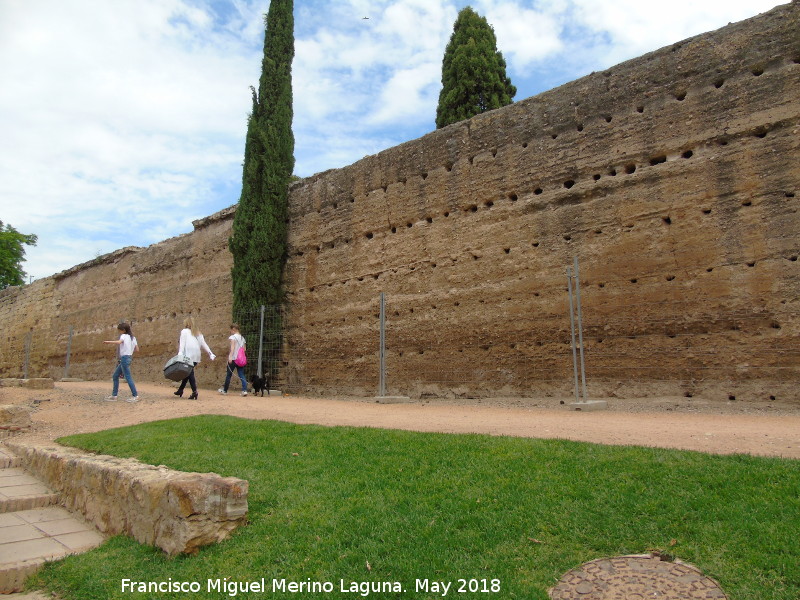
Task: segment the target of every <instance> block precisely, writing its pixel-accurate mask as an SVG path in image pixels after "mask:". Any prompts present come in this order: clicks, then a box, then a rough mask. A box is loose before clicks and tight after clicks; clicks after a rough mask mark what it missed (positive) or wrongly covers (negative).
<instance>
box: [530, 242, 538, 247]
mask: <svg viewBox="0 0 800 600" xmlns="http://www.w3.org/2000/svg"><path fill="white" fill-rule="evenodd" d="M531 246H533V247H534V248H538V247H539V242H531Z"/></svg>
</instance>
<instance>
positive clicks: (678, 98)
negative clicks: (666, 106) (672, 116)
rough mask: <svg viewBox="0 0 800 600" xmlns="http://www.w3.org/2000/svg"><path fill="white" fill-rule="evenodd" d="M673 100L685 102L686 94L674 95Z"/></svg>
mask: <svg viewBox="0 0 800 600" xmlns="http://www.w3.org/2000/svg"><path fill="white" fill-rule="evenodd" d="M675 100H677V101H678V102H683V101H684V100H686V92H678V93H677V94H675Z"/></svg>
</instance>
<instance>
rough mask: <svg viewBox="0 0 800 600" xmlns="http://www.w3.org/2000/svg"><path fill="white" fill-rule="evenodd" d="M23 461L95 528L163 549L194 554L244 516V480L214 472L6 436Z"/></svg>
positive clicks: (241, 521)
mask: <svg viewBox="0 0 800 600" xmlns="http://www.w3.org/2000/svg"><path fill="white" fill-rule="evenodd" d="M6 446H7V447H8V448H9V449H10V450H12V451H13V452H14V453H16V454H17V455H18V456H20V457H21V459H22V462H23V465H24V466H25V468H27V469H28V470H30V471H31V472H32V473H33V474H34V475H36V476H37V477H39V478H40V479H42V480H43V481H45V482H46V483H47V485H48V486H49V487H51V488H52V489H53V490H55V491H57V492H59V493H60V494H61V496H62V501H63V502H64V505H65V506H66V507H67V508H68V509H70V510H73V511H76V512H78V513H81V514H82V515H83V516H84V517H85V518H86V519H87V520H88V521H89V522H91V523H92V524H93V525H94V526H95V527H97V528H98V529H99V530H100V531H101V532H103V533H107V534H109V535H117V534H126V535H129V536H131V537H133V538H134V539H135V540H137V541H138V542H141V543H143V544H152V545H154V546H157V547H159V548H161V549H162V550H164V552H166V553H167V554H170V555H175V554H181V553H188V554H192V553H195V552H197V550H198V549H200V548H201V547H203V546H207V545H209V544H214V543H216V542H220V541H222V540H224V539H226V538H227V537H229V536H230V534H231V532H232V531H233V530H234V529H236V528H237V527H239V526H241V525H244V524H245V522H246V521H247V493H248V490H249V484H248V482H247V481H245V480H244V479H238V478H236V477H220V476H219V475H217V474H216V473H184V472H181V471H174V470H172V469H168V468H167V467H164V466H163V465H162V466H159V467H154V466H152V465H146V464H143V463H140V462H139V461H137V460H134V459H130V458H117V457H114V456H105V455H102V454H87V453H85V452H81V451H80V450H75V449H74V448H66V447H64V446H57V445H53V446H51V447H42V446H37V445H35V444H29V443H24V442H13V441H7V442H6Z"/></svg>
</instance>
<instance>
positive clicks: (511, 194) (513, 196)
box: [508, 192, 517, 202]
mask: <svg viewBox="0 0 800 600" xmlns="http://www.w3.org/2000/svg"><path fill="white" fill-rule="evenodd" d="M508 199H509V200H511V201H512V202H516V201H517V195H516V194H515V193H513V192H511V193H510V194H508Z"/></svg>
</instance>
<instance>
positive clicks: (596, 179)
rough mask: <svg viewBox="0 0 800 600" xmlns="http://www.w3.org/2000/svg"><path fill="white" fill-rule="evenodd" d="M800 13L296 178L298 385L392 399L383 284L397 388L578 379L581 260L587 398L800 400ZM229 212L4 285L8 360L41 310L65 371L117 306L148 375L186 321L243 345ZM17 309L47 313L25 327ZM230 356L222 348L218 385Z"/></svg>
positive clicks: (754, 23)
mask: <svg viewBox="0 0 800 600" xmlns="http://www.w3.org/2000/svg"><path fill="white" fill-rule="evenodd" d="M799 13H800V4H798V3H797V2H794V3H792V4H788V5H784V6H781V7H778V8H776V9H775V10H773V11H771V12H770V13H767V14H765V15H761V16H759V17H756V18H754V19H751V20H748V21H744V22H741V23H737V24H734V25H731V26H728V27H726V28H723V29H721V30H718V31H716V32H712V33H709V34H705V35H701V36H698V37H695V38H692V39H690V40H686V41H683V42H680V43H677V44H675V45H673V46H670V47H667V48H663V49H661V50H659V51H656V52H653V53H650V54H647V55H645V56H642V57H640V58H638V59H635V60H632V61H628V62H626V63H623V64H620V65H618V66H616V67H613V68H611V69H608V70H607V71H604V72H602V73H594V74H592V75H590V76H588V77H584V78H582V79H580V80H577V81H575V82H572V83H570V84H567V85H565V86H562V87H560V88H557V89H555V90H552V91H550V92H547V93H544V94H541V95H539V96H536V97H533V98H529V99H527V100H524V101H521V102H518V103H515V104H513V105H511V106H509V107H506V108H504V109H500V110H496V111H492V112H490V113H486V114H483V115H480V116H478V117H475V118H473V119H471V120H469V121H465V122H462V123H458V124H455V125H452V126H450V127H447V128H445V129H442V130H438V131H436V132H434V133H431V134H429V135H427V136H425V137H422V138H420V139H418V140H413V141H411V142H408V143H405V144H402V145H400V146H397V147H395V148H391V149H389V150H386V151H384V152H381V153H380V154H377V155H375V156H370V157H366V158H364V159H363V160H361V161H359V162H357V163H355V164H353V165H351V166H349V167H346V168H343V169H338V170H333V171H327V172H324V173H320V174H318V175H315V176H313V177H310V178H307V179H304V180H302V181H300V182H297V183H296V184H294V185H293V187H292V190H291V200H290V203H291V216H290V232H289V244H290V258H289V262H288V265H287V272H286V278H287V289H288V291H289V317H288V324H289V330H288V344H287V347H286V356H285V363H284V365H283V369H282V371H281V373H280V376H281V378H282V381H281V383H282V385H283V386H284V387H286V388H287V389H314V390H317V391H319V392H324V393H364V394H374V393H375V392H376V391H377V385H378V368H377V365H378V310H379V309H378V306H379V295H380V294H381V293H384V294H385V297H386V306H387V329H386V339H387V355H386V364H387V377H388V389H387V392H388V393H392V394H396V393H400V394H409V395H412V396H425V395H444V396H452V395H490V394H491V395H497V394H513V395H536V394H560V395H561V394H564V395H568V394H571V393H572V383H573V368H572V352H571V345H570V320H569V317H568V315H569V312H568V294H567V279H566V274H565V271H566V268H567V267H568V266H571V265H572V264H573V259H574V257H577V258H578V261H579V266H580V283H581V300H582V309H583V315H582V316H583V320H584V335H585V349H586V371H587V384H588V388H589V393H590V395H593V396H606V395H613V394H682V395H694V396H698V395H710V396H715V397H735V398H737V399H747V398H756V397H758V398H768V397H769V396H774V397H776V398H781V399H787V398H789V399H794V400H797V399H800V398H799V397H798V394H799V392H798V391H797V390H798V385H797V383H798V379H800V343H799V342H798V328H799V325H798V320H797V317H796V315H797V313H798V304H799V303H800V300H799V299H798V296H799V295H800V294H799V292H800V271H799V270H798V269H799V268H800V267H798V262H797V256H798V254H800V241H798V239H799V238H800V236H798V230H800V227H798V226H799V225H800V217H798V200H797V197H796V193H797V188H798V181H800V163H799V162H798V156H800V153H798V145H800V142H799V141H798V140H800V136H798V132H799V131H800V100H798V99H799V98H800V39H799V38H798V36H797V31H798V25H800V22H799V21H800V17H799V16H798V15H799ZM231 215H232V210H228V211H223V212H222V213H220V214H219V215H214V216H213V217H209V218H208V219H206V220H204V221H203V222H200V223H197V224H196V230H195V231H194V232H193V233H191V234H188V235H186V236H181V237H178V238H174V239H171V240H166V241H165V242H162V243H161V244H156V245H155V246H152V247H150V248H147V249H123V250H120V251H118V252H117V253H114V254H112V255H109V256H107V257H102V258H101V259H98V261H96V263H97V264H92V265H83V266H80V267H77V268H75V269H72V270H70V271H68V272H66V273H62V274H60V275H58V276H56V277H55V278H51V279H48V280H44V281H43V282H38V283H37V284H34V285H33V286H28V287H26V288H24V289H23V290H21V291H12V292H5V293H4V294H2V295H0V323H2V324H3V325H2V331H3V337H5V338H6V340H5V341H6V343H7V344H8V347H9V348H13V350H9V351H6V350H5V349H3V350H2V351H0V374H2V375H4V376H19V375H17V374H16V373H15V372H12V371H13V369H15V368H16V365H17V364H18V363H19V348H20V347H21V344H22V341H21V340H22V338H23V337H24V335H25V334H26V331H27V330H28V329H27V328H29V327H40V328H41V327H46V326H49V327H50V333H49V337H50V338H51V339H53V340H56V341H57V344H56V347H55V349H54V350H53V351H51V352H49V354H48V353H43V354H42V356H44V357H45V358H46V361H45V362H47V364H48V369H49V370H50V373H47V375H51V376H54V377H55V376H59V374H60V371H61V370H63V354H64V351H63V349H62V346H65V345H66V336H67V334H68V331H69V327H70V326H73V327H74V328H75V335H74V336H73V345H72V349H73V354H72V365H73V366H72V370H71V373H70V374H71V375H74V376H82V377H98V378H103V377H108V375H109V371H110V369H109V356H108V354H109V352H108V348H107V347H103V345H102V344H101V343H100V342H101V341H102V340H103V339H111V338H110V337H109V336H112V337H113V335H114V325H115V323H116V321H117V320H118V319H119V318H131V319H133V320H134V323H135V328H134V331H135V333H136V335H137V337H138V338H139V340H140V343H141V344H142V346H143V348H144V349H145V350H144V352H143V355H142V357H140V358H139V359H138V360H137V364H136V368H135V371H134V372H135V374H136V375H137V376H138V377H140V378H142V379H147V378H152V379H153V380H159V378H160V369H161V365H162V364H163V362H164V360H166V358H168V357H169V356H170V355H171V354H172V353H174V350H175V349H176V347H177V339H178V332H179V331H180V329H181V322H182V319H183V317H184V316H185V315H186V314H193V315H194V316H196V317H198V319H199V321H200V323H201V325H202V328H203V329H204V331H205V332H206V333H207V337H208V338H209V342H210V343H211V345H212V347H213V348H214V349H215V350H216V351H218V352H220V351H224V346H225V337H226V331H227V324H228V319H229V314H230V265H231V259H230V255H229V253H228V251H227V236H228V234H229V232H230V224H231ZM37 285H38V287H37ZM25 306H28V308H25ZM22 314H24V315H25V317H24V318H25V319H30V317H32V316H33V315H39V317H38V319H39V324H38V325H34V324H32V323H33V321H32V322H31V323H28V321H25V325H24V326H18V325H17V322H16V321H15V319H17V318H19V317H20V315H22ZM36 318H37V317H35V316H33V320H34V321H35V320H36ZM9 323H13V324H14V326H10V325H8V324H9ZM40 362H41V361H40ZM223 368H224V366H223V365H222V364H221V361H220V362H219V363H217V364H214V365H211V364H210V363H208V361H205V362H204V363H203V369H202V370H201V372H200V379H201V383H202V384H205V385H209V384H211V385H214V384H215V383H216V382H218V381H219V380H220V378H221V375H222V369H223ZM40 375H44V374H43V373H31V376H40Z"/></svg>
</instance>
